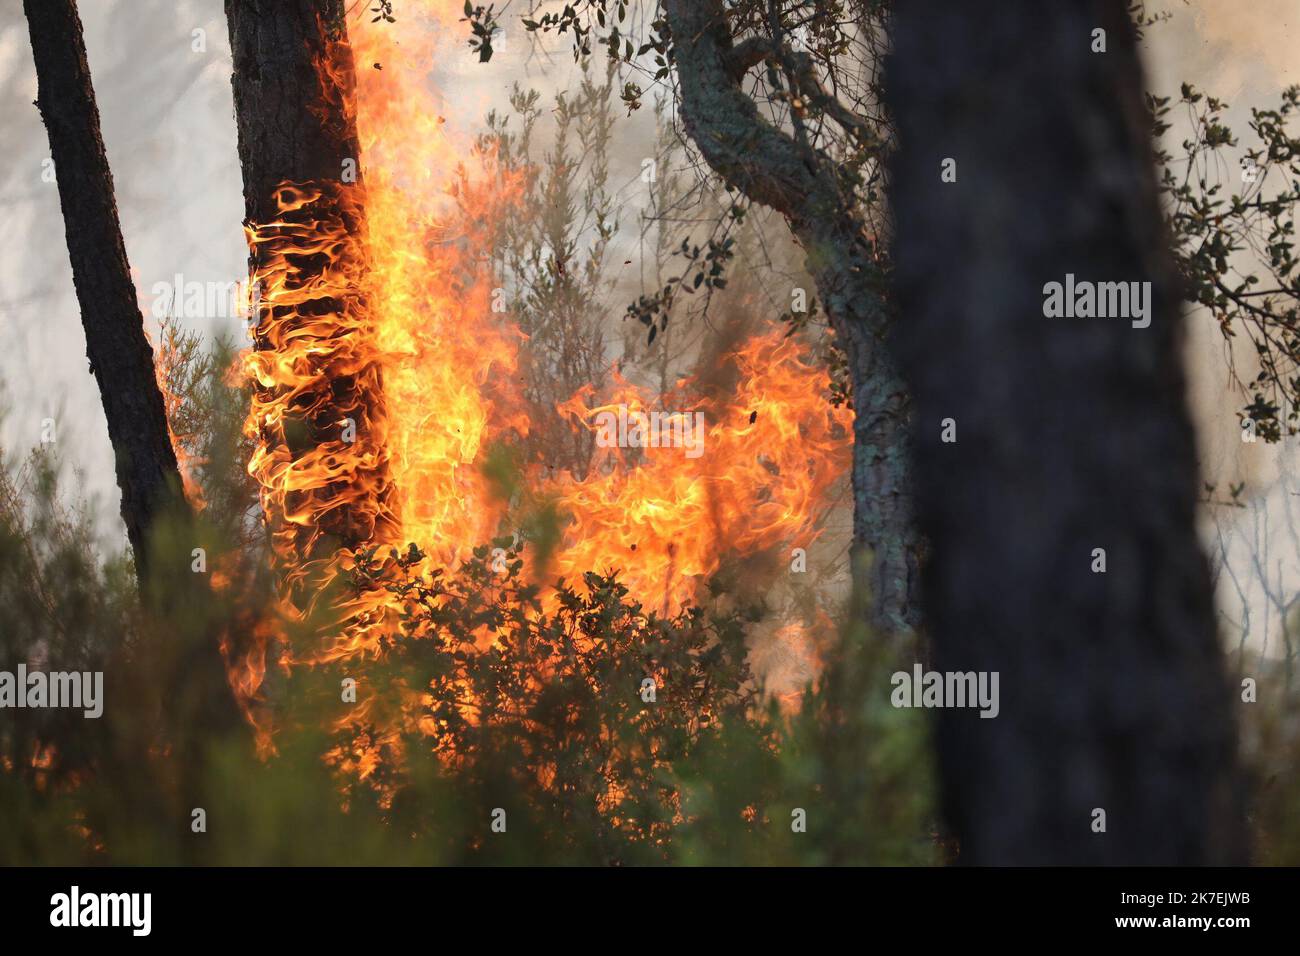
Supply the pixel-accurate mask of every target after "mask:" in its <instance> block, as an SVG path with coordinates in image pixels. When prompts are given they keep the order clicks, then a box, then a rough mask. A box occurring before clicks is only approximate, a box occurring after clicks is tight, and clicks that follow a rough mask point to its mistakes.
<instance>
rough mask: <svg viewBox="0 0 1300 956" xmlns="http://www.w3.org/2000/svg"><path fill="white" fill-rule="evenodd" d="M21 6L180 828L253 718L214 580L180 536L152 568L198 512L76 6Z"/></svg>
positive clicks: (112, 681) (122, 684) (125, 734)
mask: <svg viewBox="0 0 1300 956" xmlns="http://www.w3.org/2000/svg"><path fill="white" fill-rule="evenodd" d="M24 9H25V11H26V14H27V22H28V25H29V27H30V30H31V38H32V52H33V53H34V55H35V60H36V76H37V90H38V93H37V97H38V98H37V105H38V106H39V108H40V111H41V116H42V118H43V119H44V121H45V126H46V129H47V130H48V131H49V137H50V151H51V154H52V156H53V159H54V165H55V173H56V176H57V179H58V186H59V201H60V204H61V205H62V208H63V221H64V228H65V232H66V236H67V243H68V254H69V257H70V259H71V260H72V277H73V282H74V284H75V286H76V290H77V300H78V302H79V303H80V305H81V319H82V325H83V326H84V327H85V330H86V352H87V355H88V356H89V358H90V363H91V370H92V371H93V373H94V375H95V379H96V381H97V382H98V383H99V392H100V397H101V399H102V401H103V403H104V413H105V416H106V418H107V420H108V434H109V438H110V439H111V440H112V443H113V450H114V452H115V454H116V458H117V482H118V485H119V487H120V488H121V489H122V518H123V520H124V521H125V522H126V528H127V534H128V535H129V537H130V540H131V548H132V550H133V552H134V554H135V562H136V570H137V573H138V575H139V577H140V579H141V583H142V584H144V585H146V587H145V588H144V592H145V597H146V600H156V602H157V603H156V605H154V609H155V610H156V611H157V612H158V614H159V620H160V621H161V622H163V626H164V628H165V629H166V630H165V641H164V642H163V643H162V644H160V645H159V646H157V647H151V648H150V650H149V651H148V652H147V653H151V654H152V655H153V658H152V660H151V661H150V666H151V667H154V668H156V669H157V670H156V673H158V674H159V675H161V676H162V680H163V686H162V687H161V688H159V690H158V702H159V705H160V710H161V716H162V717H163V718H164V725H162V726H160V727H159V728H157V729H158V730H160V731H161V732H162V735H163V739H164V740H165V742H166V746H167V748H168V750H169V751H170V753H171V755H172V757H173V758H174V760H175V761H176V764H177V767H178V770H179V773H178V778H177V779H178V793H179V794H180V801H179V804H178V806H181V807H183V808H185V809H184V810H183V812H184V814H185V818H184V823H182V822H181V821H180V820H174V821H172V825H177V826H179V825H187V824H188V822H189V817H188V814H189V809H188V808H191V807H195V806H202V805H204V803H205V802H206V799H205V798H204V796H203V794H204V793H205V792H206V791H205V785H204V780H205V776H204V769H203V768H204V766H205V764H206V761H207V754H208V750H209V748H210V747H212V746H213V743H214V741H217V740H219V739H220V738H221V737H223V736H224V735H228V734H232V733H233V734H240V733H242V732H243V731H244V723H243V720H242V718H241V716H240V714H239V711H238V709H237V707H236V706H235V702H234V699H233V697H232V695H231V693H230V686H229V684H228V683H227V679H226V671H225V665H224V662H223V661H222V659H221V655H220V652H219V649H218V634H217V631H216V627H215V626H213V625H212V624H211V623H210V622H209V621H208V620H207V619H206V617H205V615H204V608H205V607H206V603H205V602H206V600H208V599H209V597H210V595H209V594H208V593H207V591H206V586H207V582H206V580H205V579H203V578H202V576H200V575H195V574H193V573H191V571H190V560H191V556H190V550H189V549H190V544H189V543H188V542H186V543H185V544H184V545H183V552H182V553H180V554H176V553H174V549H175V548H176V546H177V541H178V540H183V539H177V538H176V537H174V536H172V537H171V538H170V542H171V543H170V547H171V548H172V549H173V553H172V554H171V556H170V560H168V561H163V560H157V561H156V562H155V563H154V564H153V565H152V566H150V563H149V562H150V545H151V542H152V543H154V545H155V546H157V541H158V540H168V539H167V537H166V536H163V537H162V538H158V536H157V535H156V532H157V530H158V529H159V526H160V525H162V524H164V523H165V521H164V519H166V518H167V517H168V516H170V517H172V518H173V519H174V520H175V522H176V525H175V527H176V528H177V529H184V528H186V527H188V526H189V521H190V519H192V513H191V512H190V510H189V507H188V505H187V503H186V501H185V497H184V492H183V490H182V484H181V478H180V472H179V469H178V468H177V463H176V453H175V450H174V449H173V448H172V444H171V437H170V433H169V431H168V428H167V416H166V411H165V409H164V405H163V399H162V393H161V392H160V390H159V388H158V382H157V379H156V378H155V374H154V360H153V351H152V349H151V348H150V346H149V341H148V339H147V338H146V337H145V333H144V322H143V319H142V318H141V315H140V310H139V307H138V305H137V302H136V293H135V286H134V284H133V283H132V281H131V275H130V269H129V267H128V266H127V259H126V248H125V246H124V244H123V242H122V231H121V227H120V225H119V223H118V218H117V206H116V203H115V201H114V198H113V177H112V174H111V173H110V171H109V167H108V160H107V158H106V156H105V154H104V143H103V140H102V139H101V138H100V132H99V110H98V108H97V107H96V105H95V93H94V90H93V88H92V86H91V80H90V69H89V67H88V65H87V63H86V49H85V42H84V39H83V37H82V30H81V20H80V18H79V17H78V15H77V7H76V4H75V2H74V0H24ZM153 557H154V558H158V559H161V557H162V555H161V554H155V555H153ZM147 571H148V572H149V573H146V572H147ZM150 633H151V634H152V633H154V632H150ZM145 646H147V645H145ZM140 650H141V648H139V647H137V648H134V649H133V652H139V651H140ZM105 676H106V677H107V681H108V683H107V687H106V697H107V699H108V701H109V704H108V706H109V707H110V708H111V707H112V706H114V705H113V703H112V702H113V701H115V700H119V699H120V698H121V697H122V696H123V695H124V694H129V693H131V692H132V681H131V679H130V677H129V675H126V674H124V673H123V670H122V668H120V667H119V668H111V669H110V670H109V672H108V673H107V674H106V675H105ZM117 733H118V734H119V735H120V737H119V739H121V740H125V739H129V738H130V736H131V733H132V729H131V728H130V727H129V725H124V726H121V727H119V728H118V730H117ZM155 743H156V742H155ZM109 767H115V768H117V769H120V764H117V763H115V762H110V764H109ZM105 772H109V773H111V772H112V770H111V769H106V771H105ZM131 785H133V782H132V783H129V784H126V785H125V786H127V787H128V788H129V787H130V786H131ZM197 847H198V845H197V844H193V845H191V848H192V851H193V852H198V851H197Z"/></svg>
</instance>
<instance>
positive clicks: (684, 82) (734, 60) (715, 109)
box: [663, 0, 919, 635]
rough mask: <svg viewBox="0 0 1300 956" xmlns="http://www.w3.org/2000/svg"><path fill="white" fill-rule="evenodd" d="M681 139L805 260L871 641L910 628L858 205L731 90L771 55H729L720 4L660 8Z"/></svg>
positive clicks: (736, 51) (901, 519) (900, 409)
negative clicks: (841, 373) (821, 317)
mask: <svg viewBox="0 0 1300 956" xmlns="http://www.w3.org/2000/svg"><path fill="white" fill-rule="evenodd" d="M663 10H664V15H665V19H666V21H667V23H668V26H669V28H670V30H671V33H672V38H673V56H674V58H675V61H676V67H677V77H678V81H679V83H680V87H681V111H682V117H683V119H684V121H685V125H686V130H687V132H688V133H689V134H690V136H691V139H692V140H693V141H694V142H695V144H696V146H697V147H698V148H699V150H700V152H701V153H702V154H703V155H704V158H705V159H706V160H707V161H708V163H709V165H710V166H711V167H712V168H713V170H714V172H716V173H717V174H718V175H719V176H721V177H722V179H723V180H724V181H725V182H727V183H728V184H729V185H731V186H732V187H734V188H736V189H739V190H740V191H741V192H742V193H744V194H745V195H746V196H747V197H748V198H749V199H751V200H753V201H754V202H757V203H761V204H762V205H764V206H768V207H770V208H772V209H774V210H776V211H777V212H779V213H781V214H782V215H783V216H784V217H785V219H786V221H787V223H788V224H789V226H790V229H791V231H792V233H793V234H794V236H795V238H796V239H797V240H798V241H799V243H800V244H801V245H802V246H803V248H804V251H805V252H806V253H807V256H808V259H807V268H808V271H809V272H810V273H811V275H812V277H813V280H814V282H815V283H816V286H817V294H818V298H819V299H820V300H821V302H822V305H823V306H824V307H825V309H826V313H827V315H828V317H829V319H830V322H831V327H832V328H833V330H834V332H835V336H836V340H837V342H838V343H839V344H840V345H841V347H842V348H843V349H844V350H845V352H846V354H847V356H848V361H849V370H850V375H851V379H852V383H851V384H852V393H853V408H854V412H855V422H854V448H853V504H854V508H853V512H854V514H853V541H854V552H855V555H856V556H858V557H866V558H868V559H869V572H868V573H869V580H868V584H869V588H870V592H871V596H872V604H871V612H870V618H871V623H872V625H873V626H874V628H875V629H876V631H877V632H878V633H882V634H887V635H888V634H902V633H906V632H908V631H910V630H912V629H914V628H915V627H916V626H917V623H918V610H919V605H918V599H917V594H916V579H917V564H918V554H919V540H918V538H917V536H916V533H915V531H914V528H913V525H912V520H911V501H910V478H909V466H908V461H907V455H906V439H907V420H908V415H909V411H908V398H907V394H906V391H905V390H904V388H903V385H902V382H901V380H900V379H899V376H898V373H897V371H896V369H895V366H894V363H893V361H892V359H891V357H890V355H889V354H888V353H887V351H886V350H885V348H884V347H883V344H882V343H883V341H884V339H885V337H886V335H887V333H888V330H889V328H890V326H891V325H892V318H893V316H892V311H891V308H890V305H889V303H888V302H887V301H886V299H885V297H884V295H883V294H882V292H883V287H884V281H883V274H882V270H881V268H880V266H879V264H878V261H877V259H876V257H875V256H874V255H873V253H872V248H871V242H870V238H869V236H868V234H867V230H866V227H865V223H864V221H863V219H862V216H861V213H860V211H859V210H858V207H857V203H856V201H855V198H854V197H853V196H852V195H848V194H846V191H845V189H844V187H843V186H842V185H841V184H840V181H839V179H838V177H837V175H836V172H835V169H834V166H833V164H831V163H829V162H828V161H827V160H826V158H825V157H823V156H822V155H820V154H819V153H818V151H817V150H816V149H815V148H813V147H810V146H809V145H807V144H806V143H802V142H800V141H798V140H797V139H796V138H795V137H793V136H791V135H789V134H788V133H786V132H785V131H783V130H780V129H777V128H776V127H774V126H773V125H772V124H770V123H768V122H767V121H766V120H765V119H764V118H763V117H762V116H761V115H760V114H759V111H758V108H757V106H756V105H755V103H754V101H753V99H752V98H751V97H749V96H748V95H746V93H745V92H744V90H743V89H742V88H741V85H740V77H741V76H742V75H743V73H744V71H745V70H746V69H748V68H749V67H751V66H753V65H755V64H757V63H759V62H761V61H762V60H763V59H764V58H765V57H766V56H768V55H769V53H770V44H765V41H764V40H763V38H753V39H751V40H746V41H745V42H744V43H743V44H741V45H739V46H733V40H732V36H731V33H730V30H729V28H728V25H727V19H726V11H725V9H724V6H723V4H722V2H721V0H664V4H663Z"/></svg>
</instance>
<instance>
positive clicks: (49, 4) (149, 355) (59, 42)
mask: <svg viewBox="0 0 1300 956" xmlns="http://www.w3.org/2000/svg"><path fill="white" fill-rule="evenodd" d="M23 9H24V11H25V12H26V15H27V24H28V29H29V31H30V33H31V41H32V53H33V55H34V57H35V61H36V80H37V99H36V105H37V107H38V108H39V109H40V113H41V119H42V120H43V121H44V123H45V128H46V130H47V131H48V133H49V139H50V155H51V158H52V159H53V160H54V168H55V176H56V178H57V182H58V189H59V204H60V205H61V207H62V209H63V225H64V234H65V236H66V238H67V244H68V257H69V259H70V260H71V262H72V281H73V284H74V285H75V287H76V290H77V302H78V304H79V305H80V306H81V324H82V327H83V328H84V329H85V332H86V356H87V358H88V359H89V360H90V370H91V372H92V373H93V374H94V376H95V381H96V383H97V384H98V385H99V395H100V399H101V401H102V402H103V405H104V415H105V417H106V419H107V421H108V436H109V439H110V440H111V441H112V443H113V452H114V456H115V458H116V470H117V484H118V487H119V488H120V489H121V491H122V520H123V521H124V522H126V530H127V535H128V537H129V538H130V542H131V550H132V552H133V553H134V555H135V562H136V569H137V571H138V572H139V573H140V574H141V576H143V574H144V572H145V569H146V565H147V563H148V558H149V551H148V541H149V533H150V530H151V529H152V528H154V527H155V526H156V522H157V520H158V518H159V517H160V516H161V515H162V514H164V513H166V512H168V511H169V509H184V507H185V501H184V495H183V492H182V491H181V488H182V485H181V478H180V472H179V470H178V468H177V464H176V452H175V450H174V449H173V448H172V443H171V436H170V434H169V432H168V430H167V415H166V411H165V410H164V406H163V398H162V393H161V392H160V391H159V389H158V382H157V378H156V377H155V374H154V356H153V349H152V348H151V347H150V345H149V340H148V338H147V337H146V336H145V331H144V320H143V318H142V317H141V315H140V307H139V305H138V303H137V300H136V292H135V284H134V283H133V282H132V281H131V270H130V267H129V266H128V264H127V259H126V246H125V244H124V243H123V241H122V228H121V225H120V224H119V222H118V217H117V203H116V200H115V199H114V194H113V175H112V172H111V171H110V170H109V167H108V158H107V156H106V155H105V153H104V141H103V139H102V138H101V136H100V131H99V108H98V107H97V106H96V104H95V91H94V88H93V86H92V85H91V79H90V68H89V66H88V65H87V63H86V45H85V41H84V39H83V37H82V31H81V19H80V17H79V16H78V15H77V7H76V4H75V3H74V2H73V0H24V3H23ZM181 513H183V510H182V511H181Z"/></svg>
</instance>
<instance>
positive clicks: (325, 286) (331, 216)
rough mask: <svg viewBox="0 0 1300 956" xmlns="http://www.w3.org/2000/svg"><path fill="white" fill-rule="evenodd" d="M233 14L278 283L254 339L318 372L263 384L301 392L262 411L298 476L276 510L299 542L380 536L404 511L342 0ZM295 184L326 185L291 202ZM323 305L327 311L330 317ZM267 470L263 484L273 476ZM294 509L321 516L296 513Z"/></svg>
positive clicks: (251, 195)
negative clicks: (351, 431)
mask: <svg viewBox="0 0 1300 956" xmlns="http://www.w3.org/2000/svg"><path fill="white" fill-rule="evenodd" d="M226 18H227V22H228V25H229V29H230V45H231V50H232V52H233V56H234V75H233V77H232V81H231V82H232V86H233V87H234V98H235V117H236V123H237V126H238V133H239V158H240V163H241V166H242V169H243V179H244V209H245V216H246V220H245V222H246V225H247V226H249V227H250V228H252V229H253V230H254V231H255V233H256V234H257V241H256V242H255V243H254V247H253V250H252V253H251V255H250V259H249V265H250V271H251V274H252V276H253V278H254V280H255V281H256V282H257V284H258V285H259V286H262V285H265V286H268V287H267V288H264V289H262V290H261V293H262V299H261V303H260V306H259V309H258V314H257V324H256V326H255V329H254V347H255V348H256V349H257V350H259V351H272V352H278V353H281V354H284V353H287V352H289V351H291V350H295V349H296V350H298V351H297V353H296V354H298V355H300V360H299V361H297V362H296V366H297V370H298V371H299V372H304V371H305V372H307V373H308V374H310V375H311V376H312V378H313V381H312V382H311V383H310V384H309V385H308V386H306V387H303V386H302V385H301V384H293V385H286V384H284V383H281V382H277V383H274V384H272V385H270V386H269V387H268V388H264V390H263V397H274V395H275V394H280V395H286V394H292V403H291V409H290V413H289V414H290V418H289V420H277V421H274V422H271V423H268V424H264V429H265V434H264V437H265V438H266V439H267V441H268V442H269V443H270V445H271V446H272V448H273V449H276V452H275V454H276V455H277V456H279V457H280V458H281V459H282V460H283V463H284V464H287V465H288V466H289V467H290V468H292V470H293V471H294V472H295V474H296V476H297V478H296V480H297V482H298V485H299V487H297V488H296V489H295V490H291V491H289V492H288V493H287V496H286V497H285V498H284V500H283V501H282V502H281V503H279V504H278V505H273V506H272V507H271V508H270V509H269V511H270V514H269V515H268V517H269V518H270V520H271V522H272V526H273V528H274V529H275V530H276V534H277V538H278V539H279V540H280V541H281V542H282V543H283V542H287V543H288V545H289V547H290V548H291V549H292V550H293V551H294V553H296V554H297V555H298V556H300V557H303V558H313V557H323V556H327V555H329V554H330V553H332V552H333V550H334V549H335V548H337V547H357V546H359V545H362V544H365V543H366V542H369V541H372V540H375V539H376V538H379V539H382V538H383V534H384V528H385V527H387V526H390V525H389V523H390V522H391V519H392V511H391V508H392V489H391V486H390V485H389V483H388V479H387V470H388V469H387V461H388V459H387V449H386V447H385V444H384V441H383V433H382V423H381V422H379V421H377V413H378V412H379V410H380V408H381V405H382V389H381V383H380V374H379V368H378V365H377V363H376V356H375V355H374V353H373V350H368V348H367V346H368V344H369V338H368V332H369V323H368V317H367V314H366V308H365V300H364V295H363V290H362V284H363V277H364V252H363V246H364V240H363V236H364V229H365V220H364V208H363V205H364V200H363V193H362V186H361V182H360V175H359V172H357V170H358V168H359V166H358V164H359V159H360V156H359V154H360V148H359V146H358V142H357V130H356V123H355V74H354V72H353V64H352V55H351V50H350V47H349V46H348V43H347V30H346V23H345V20H344V3H343V0H226ZM349 172H356V175H355V176H350V175H349ZM289 185H292V186H300V187H304V189H305V191H306V192H307V193H308V194H309V196H314V197H315V198H312V199H311V200H310V201H307V202H305V203H304V204H301V205H296V204H295V205H294V206H293V207H292V208H289V209H283V208H282V205H283V203H282V198H283V197H285V196H287V195H289V194H288V193H286V192H285V191H284V188H283V187H285V186H289ZM272 223H279V224H284V225H274V226H269V225H268V224H272ZM324 237H329V242H328V243H326V244H325V247H324V248H323V249H322V248H321V243H320V241H319V240H320V239H322V238H324ZM277 262H279V263H281V265H279V266H277V265H276V263H277ZM304 289H305V290H309V291H308V292H307V293H306V294H305V295H304V294H303V292H302V290H304ZM321 317H326V318H327V319H328V320H329V321H328V322H326V323H325V324H323V325H322V323H321V322H320V319H321ZM348 421H350V422H351V423H352V425H354V426H355V431H356V439H355V444H353V445H352V447H351V448H346V447H345V445H344V442H345V441H347V439H345V438H342V437H341V426H340V423H344V422H348ZM340 463H343V464H342V465H340ZM303 476H309V478H308V480H307V481H306V483H305V484H304V483H303ZM259 477H260V478H262V479H263V480H264V481H263V483H264V484H265V483H266V481H265V479H266V478H267V477H268V476H267V475H261V476H259ZM362 489H367V490H365V491H362ZM309 499H311V500H309ZM363 500H364V501H365V504H364V505H362V506H360V507H358V503H359V502H361V501H363ZM313 502H314V504H313ZM278 511H279V512H281V513H277V512H278ZM282 511H294V512H303V511H308V512H311V513H312V514H314V515H315V518H314V520H312V521H309V522H306V523H303V522H301V521H297V522H288V523H285V522H283V521H282V520H281V519H282V517H283V514H282Z"/></svg>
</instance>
